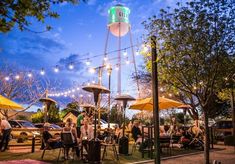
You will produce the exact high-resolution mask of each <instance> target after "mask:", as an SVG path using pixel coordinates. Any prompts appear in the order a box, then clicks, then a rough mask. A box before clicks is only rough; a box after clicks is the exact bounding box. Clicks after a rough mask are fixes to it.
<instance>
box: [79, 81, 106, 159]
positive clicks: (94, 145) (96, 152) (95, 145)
mask: <svg viewBox="0 0 235 164" xmlns="http://www.w3.org/2000/svg"><path fill="white" fill-rule="evenodd" d="M82 89H83V90H85V91H88V92H92V93H93V94H94V101H95V110H94V111H95V127H94V139H93V140H91V141H89V153H88V161H89V162H91V163H100V152H101V146H100V141H99V139H98V138H96V119H97V112H96V111H97V110H98V100H99V99H100V94H102V93H104V94H105V93H110V91H109V90H108V89H107V88H105V87H104V86H101V85H99V84H92V85H89V86H85V87H83V88H82Z"/></svg>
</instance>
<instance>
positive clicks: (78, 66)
mask: <svg viewBox="0 0 235 164" xmlns="http://www.w3.org/2000/svg"><path fill="white" fill-rule="evenodd" d="M69 64H73V66H74V69H72V70H70V69H69V68H68V66H69ZM58 65H59V66H60V67H62V68H63V69H65V70H67V71H70V72H71V71H72V72H80V71H81V70H83V66H84V63H83V62H82V61H81V60H80V56H79V55H77V54H70V55H69V56H68V57H66V58H61V59H59V61H58Z"/></svg>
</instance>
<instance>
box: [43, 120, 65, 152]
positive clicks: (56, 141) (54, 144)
mask: <svg viewBox="0 0 235 164" xmlns="http://www.w3.org/2000/svg"><path fill="white" fill-rule="evenodd" d="M43 127H44V128H43V133H42V137H43V140H44V142H45V143H46V145H47V144H48V145H49V146H50V147H51V148H52V149H55V148H60V147H61V146H62V142H61V140H60V137H56V138H53V137H52V135H51V134H50V133H49V132H48V131H49V129H50V123H48V122H46V123H45V124H44V126H43Z"/></svg>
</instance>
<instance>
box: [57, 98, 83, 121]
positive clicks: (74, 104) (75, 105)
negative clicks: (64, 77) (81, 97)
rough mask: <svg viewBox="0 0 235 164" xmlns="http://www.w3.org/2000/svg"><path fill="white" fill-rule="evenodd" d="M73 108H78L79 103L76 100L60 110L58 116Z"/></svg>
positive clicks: (76, 109)
mask: <svg viewBox="0 0 235 164" xmlns="http://www.w3.org/2000/svg"><path fill="white" fill-rule="evenodd" d="M72 110H75V111H78V110H79V104H78V102H77V101H73V102H71V103H68V104H67V106H66V108H64V109H63V110H61V112H60V118H63V117H64V116H65V115H66V114H67V113H68V112H70V111H72Z"/></svg>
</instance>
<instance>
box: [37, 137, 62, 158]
mask: <svg viewBox="0 0 235 164" xmlns="http://www.w3.org/2000/svg"><path fill="white" fill-rule="evenodd" d="M42 142H43V143H44V148H43V152H42V156H41V159H43V157H44V155H45V152H46V150H55V149H60V150H59V154H58V157H57V162H58V161H59V158H60V153H61V149H62V147H58V148H53V147H51V146H50V144H49V143H48V142H46V141H45V140H44V139H42Z"/></svg>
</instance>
